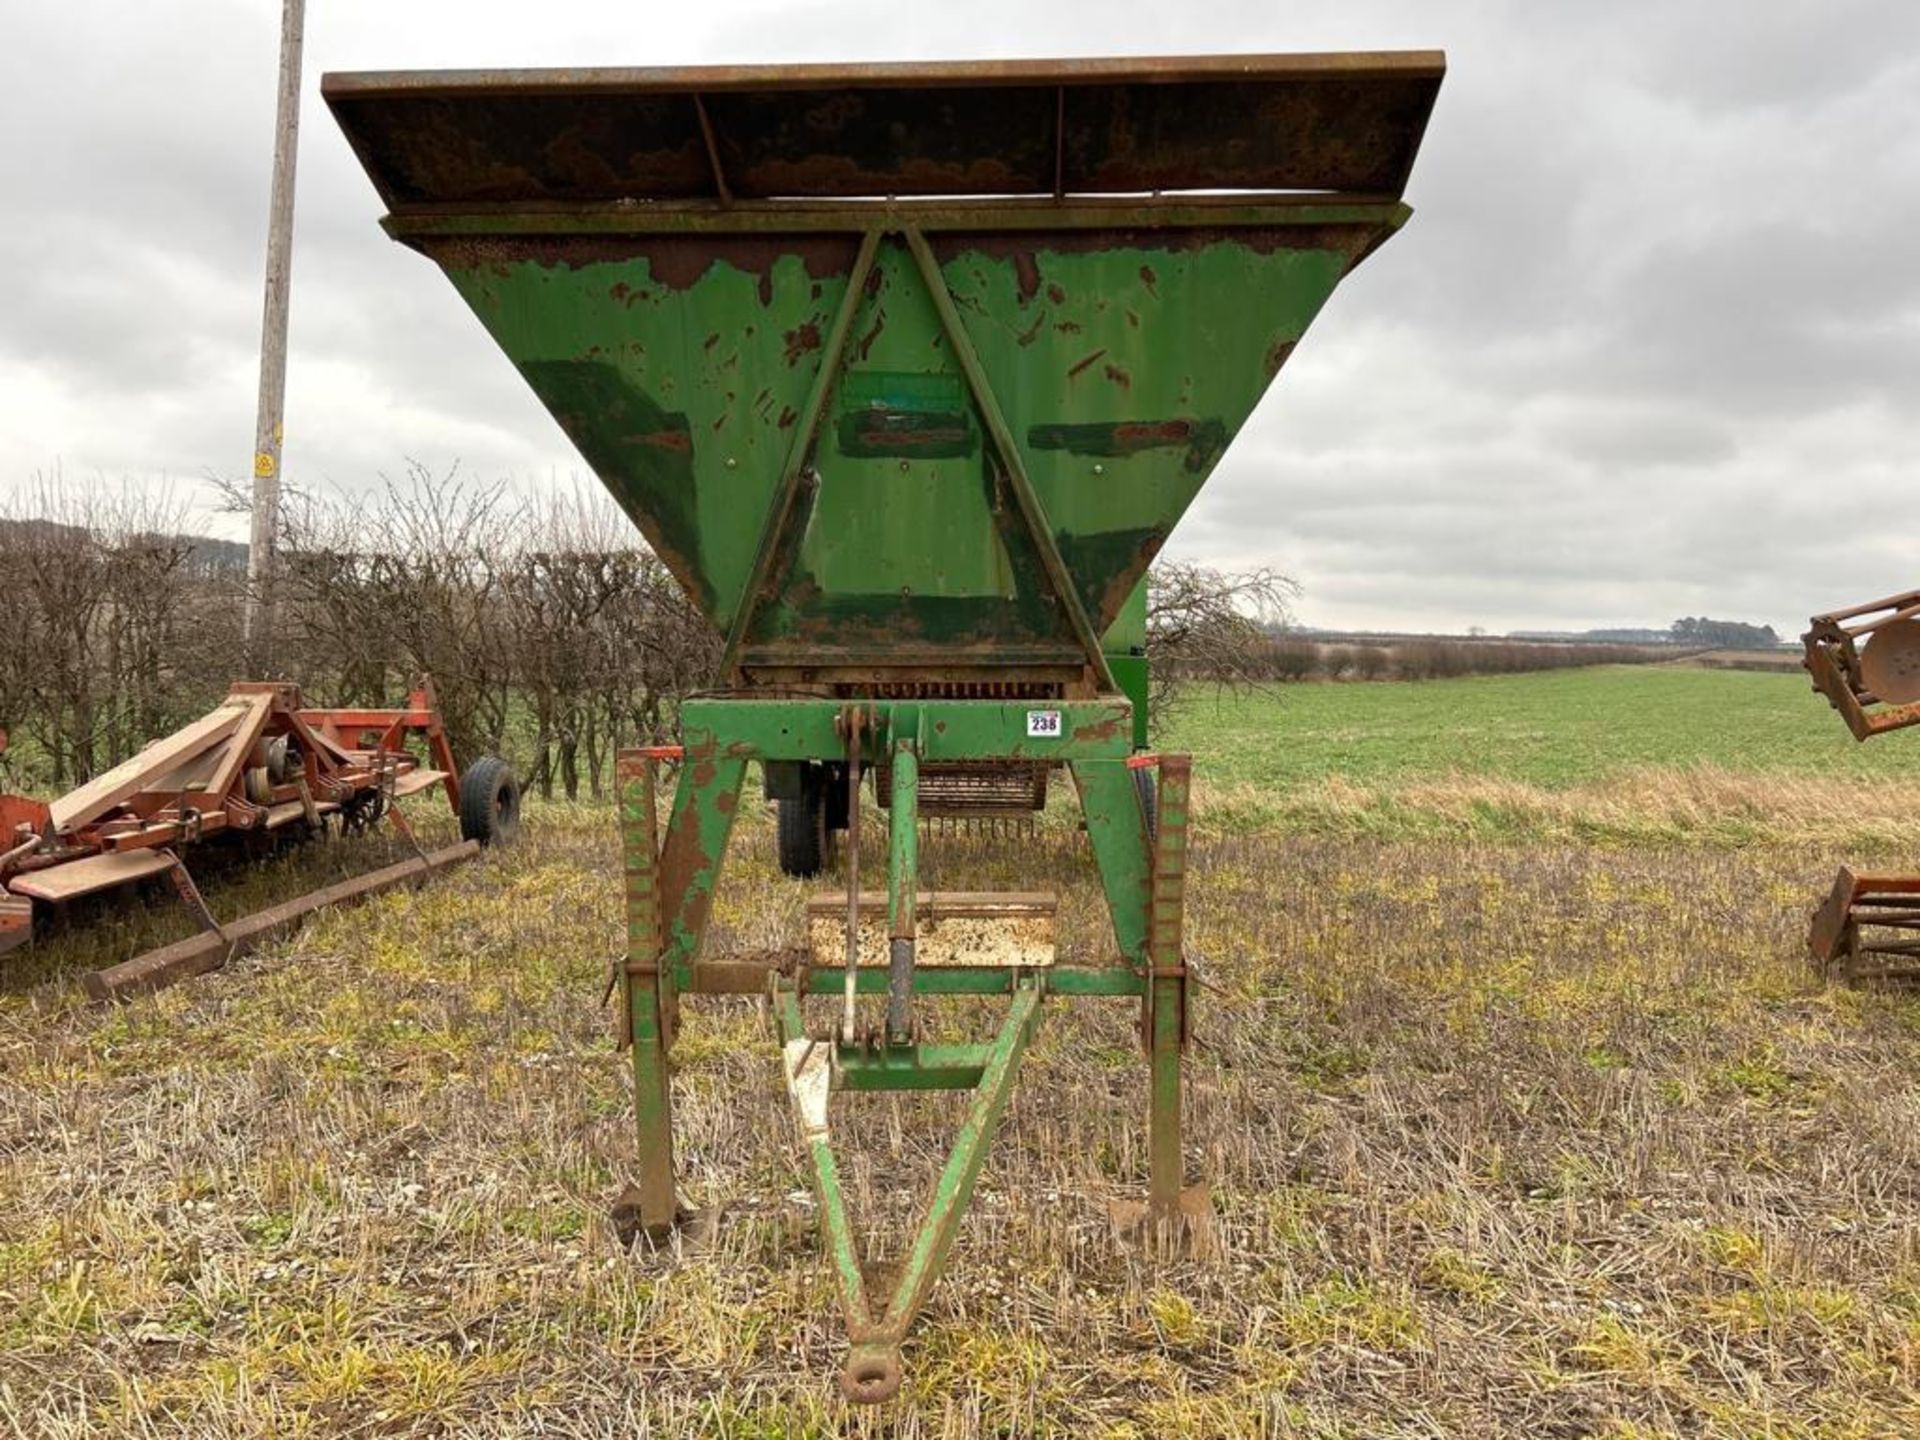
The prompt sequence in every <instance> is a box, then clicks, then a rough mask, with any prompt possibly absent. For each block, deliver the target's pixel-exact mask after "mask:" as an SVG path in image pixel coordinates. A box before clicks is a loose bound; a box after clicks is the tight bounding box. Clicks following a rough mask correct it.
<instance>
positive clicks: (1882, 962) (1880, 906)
mask: <svg viewBox="0 0 1920 1440" xmlns="http://www.w3.org/2000/svg"><path fill="white" fill-rule="evenodd" d="M1807 948H1808V950H1809V951H1810V952H1811V953H1812V955H1813V958H1814V960H1815V961H1816V962H1817V963H1818V964H1819V966H1820V968H1821V969H1822V971H1823V972H1824V973H1825V974H1826V975H1827V976H1828V977H1829V978H1831V979H1835V980H1840V981H1843V982H1845V983H1847V984H1863V983H1864V984H1873V983H1878V984H1896V985H1914V984H1920V875H1903V874H1888V873H1884V872H1873V871H1859V870H1854V869H1853V868H1852V867H1850V866H1844V865H1843V866H1842V867H1841V868H1840V873H1839V874H1838V875H1837V876H1835V877H1834V882H1833V889H1832V891H1831V892H1830V893H1829V894H1828V895H1827V898H1826V900H1825V901H1824V902H1823V903H1822V904H1821V906H1820V908H1819V910H1817V911H1816V912H1815V913H1814V917H1813V923H1812V925H1811V927H1810V928H1809V932H1808V936H1807Z"/></svg>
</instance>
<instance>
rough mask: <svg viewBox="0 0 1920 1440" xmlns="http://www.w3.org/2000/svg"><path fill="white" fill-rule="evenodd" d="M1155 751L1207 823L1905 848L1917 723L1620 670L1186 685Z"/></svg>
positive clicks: (1782, 689) (1736, 676)
mask: <svg viewBox="0 0 1920 1440" xmlns="http://www.w3.org/2000/svg"><path fill="white" fill-rule="evenodd" d="M1158 743H1159V744H1160V745H1161V746H1162V747H1163V748H1166V749H1175V750H1187V751H1190V752H1191V753H1192V754H1193V755H1194V757H1195V764H1196V774H1197V775H1198V777H1199V785H1200V791H1199V794H1200V797H1201V804H1202V806H1203V810H1204V812H1205V813H1206V814H1207V816H1208V818H1209V822H1210V823H1212V824H1214V825H1216V826H1219V827H1220V828H1222V829H1227V830H1234V831H1243V832H1249V833H1261V832H1266V831H1273V830H1284V831H1290V832H1296V833H1297V832H1307V833H1314V834H1320V835H1325V836H1328V837H1357V836H1372V837H1375V838H1379V839H1393V838H1407V837H1425V838H1433V839H1440V838H1474V839H1480V840H1511V841H1538V840H1578V841H1582V842H1612V843H1622V844H1630V845H1641V846H1645V845H1670V844H1713V845H1730V846H1744V845H1751V844H1755V843H1794V842H1801V841H1805V842H1817V843H1823V844H1828V845H1832V846H1834V847H1836V848H1837V849H1843V850H1847V851H1849V852H1855V853H1858V854H1859V855H1860V856H1861V857H1862V858H1880V857H1884V856H1888V855H1892V854H1897V853H1901V852H1903V851H1912V850H1916V849H1920V809H1917V808H1916V806H1915V805H1914V804H1913V800H1914V798H1915V790H1914V784H1915V781H1916V780H1920V735H1915V736H1905V735H1895V736H1892V737H1887V738H1882V739H1879V740H1877V741H1875V742H1873V743H1871V744H1864V745H1863V744H1861V743H1859V742H1857V741H1855V740H1854V739H1853V737H1852V736H1851V735H1850V734H1849V733H1848V732H1847V729H1846V727H1845V725H1843V724H1842V723H1841V721H1840V718H1839V716H1837V715H1835V714H1834V713H1833V712H1832V710H1831V709H1830V708H1829V707H1828V706H1827V704H1826V702H1825V700H1824V699H1822V698H1821V697H1820V696H1819V695H1817V694H1815V693H1814V692H1813V690H1812V689H1811V687H1810V686H1809V685H1808V684H1807V682H1806V681H1805V680H1804V679H1803V678H1802V677H1800V676H1799V675H1797V674H1780V675H1770V674H1756V673H1752V672H1745V671H1729V670H1705V669H1693V668H1686V667H1680V666H1617V667H1605V668H1597V669H1591V670H1561V671H1552V672H1547V673H1544V674H1532V675H1504V676H1483V677H1474V678H1469V679H1460V680H1435V681H1426V682H1419V683H1405V682H1391V683H1385V684H1380V683H1352V684H1306V685H1287V686H1277V687H1272V688H1269V689H1264V690H1254V691H1240V692H1235V691H1224V692H1222V691H1208V690H1203V689H1198V688H1196V689H1194V690H1191V691H1189V692H1187V694H1186V695H1185V697H1184V698H1183V700H1182V702H1181V703H1180V704H1178V705H1177V706H1176V707H1175V709H1174V711H1173V713H1172V715H1171V716H1170V717H1168V720H1167V722H1166V723H1165V724H1164V725H1163V726H1162V727H1161V730H1160V733H1159V738H1158Z"/></svg>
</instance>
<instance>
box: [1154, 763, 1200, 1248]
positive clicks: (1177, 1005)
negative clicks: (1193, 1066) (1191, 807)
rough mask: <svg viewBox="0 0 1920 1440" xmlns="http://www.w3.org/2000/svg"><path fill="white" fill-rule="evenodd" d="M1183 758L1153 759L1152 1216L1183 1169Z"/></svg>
mask: <svg viewBox="0 0 1920 1440" xmlns="http://www.w3.org/2000/svg"><path fill="white" fill-rule="evenodd" d="M1190 778H1191V764H1190V762H1189V760H1188V758H1187V757H1186V756H1185V755H1163V756H1161V757H1160V787H1159V788H1160V815H1159V825H1158V828H1157V829H1156V830H1155V832H1154V838H1153V880H1152V903H1151V907H1150V908H1151V924H1152V931H1151V936H1150V939H1149V941H1148V945H1147V955H1148V958H1149V959H1150V960H1151V961H1152V962H1153V971H1152V984H1151V986H1150V987H1149V989H1148V992H1147V997H1148V998H1147V1013H1146V1023H1147V1047H1148V1058H1149V1064H1150V1066H1151V1073H1150V1075H1149V1078H1148V1091H1149V1110H1148V1116H1147V1155H1148V1167H1149V1173H1148V1180H1147V1204H1148V1208H1149V1211H1150V1213H1151V1214H1152V1215H1153V1216H1154V1217H1155V1219H1157V1220H1162V1221H1165V1220H1171V1219H1172V1218H1173V1217H1174V1216H1175V1215H1176V1214H1177V1213H1178V1210H1179V1205H1180V1192H1181V1189H1182V1181H1183V1178H1184V1177H1183V1168H1182V1161H1181V1153H1180V1061H1181V1054H1182V1052H1183V1051H1184V1050H1185V1049H1186V1046H1187V1006H1188V1004H1189V1003H1190V1001H1191V991H1190V989H1189V987H1188V979H1189V977H1188V975H1187V968H1186V955H1185V952H1184V950H1183V948H1182V936H1183V934H1184V927H1185V916H1186V891H1187V821H1188V814H1187V806H1188V793H1189V789H1190Z"/></svg>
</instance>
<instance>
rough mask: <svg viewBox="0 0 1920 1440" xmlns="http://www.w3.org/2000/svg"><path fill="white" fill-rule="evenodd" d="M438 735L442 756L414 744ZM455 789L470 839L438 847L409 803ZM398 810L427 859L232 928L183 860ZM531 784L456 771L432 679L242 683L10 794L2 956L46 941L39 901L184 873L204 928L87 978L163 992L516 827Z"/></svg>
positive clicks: (181, 881)
mask: <svg viewBox="0 0 1920 1440" xmlns="http://www.w3.org/2000/svg"><path fill="white" fill-rule="evenodd" d="M414 737H418V738H419V739H421V740H422V741H423V742H424V746H425V750H426V755H427V762H426V763H424V764H423V763H422V762H421V761H420V760H419V759H417V758H416V757H415V756H414V755H413V754H412V753H410V752H409V751H408V750H407V749H406V743H407V741H408V740H409V739H410V738H414ZM436 787H438V788H440V789H442V790H443V791H444V792H445V794H446V797H447V802H448V804H449V805H450V806H451V808H452V809H453V812H454V814H455V815H456V816H457V817H458V818H459V820H460V825H461V832H462V837H463V838H462V842H461V843H460V844H459V845H455V846H449V847H447V848H445V849H442V850H438V851H434V852H431V853H430V852H428V851H425V850H423V849H421V847H420V845H419V843H418V841H416V840H414V838H413V832H412V830H411V828H410V827H409V826H408V825H407V823H406V819H405V817H404V816H403V815H402V814H401V812H400V810H399V808H398V807H397V805H396V803H395V802H397V801H399V800H403V799H405V798H406V797H408V796H410V795H416V794H419V793H420V792H422V791H425V790H431V789H434V788H436ZM383 817H385V818H386V819H388V820H390V821H391V822H392V823H393V825H394V826H395V827H396V828H397V829H398V830H399V831H400V833H401V834H402V835H404V836H405V837H406V838H407V840H408V842H409V843H410V844H412V846H413V848H414V851H415V855H416V858H415V859H414V860H411V861H407V862H404V863H403V864H401V865H396V866H390V867H388V868H387V869H386V870H382V871H376V872H374V873H373V874H372V875H366V876H361V877H359V878H358V879H355V880H350V881H347V882H344V883H343V884H340V885H335V886H331V887H328V888H327V889H324V890H320V891H316V892H314V893H313V894H312V895H309V896H305V897H302V898H301V899H299V900H295V901H290V902H288V903H286V904H283V905H280V906H276V907H274V909H272V910H269V911H265V912H262V914H260V915H258V916H252V917H249V918H248V919H246V920H242V921H238V922H235V923H233V924H230V925H228V926H224V927H223V926H221V925H220V924H218V923H217V922H216V921H215V920H214V918H213V916H212V913H211V912H210V911H209V910H208V909H207V907H206V905H205V904H204V903H203V902H202V900H201V898H200V893H199V890H198V888H197V887H196V886H195V884H194V882H193V878H192V876H191V874H190V873H189V872H188V870H187V867H186V864H185V863H184V861H183V859H182V854H183V852H189V853H190V851H191V847H194V846H198V845H203V844H209V843H215V842H218V843H225V844H240V845H243V846H246V847H249V848H250V849H253V850H256V851H259V852H260V853H265V852H267V851H269V850H271V849H272V848H273V847H274V846H275V845H276V844H277V843H278V842H279V841H281V840H282V839H287V838H293V837H303V836H307V835H311V834H314V833H317V832H319V831H322V830H324V829H326V828H327V826H328V825H329V824H330V823H332V824H335V825H337V826H338V827H339V828H340V829H342V830H345V831H353V830H364V829H367V828H368V827H370V826H372V825H373V824H374V823H375V822H377V821H378V820H380V819H381V818H383ZM518 817H519V791H518V788H517V787H516V785H515V784H514V780H513V776H512V773H511V772H510V771H509V770H508V769H507V767H506V766H505V765H504V764H503V763H502V762H501V761H499V760H497V759H494V758H492V757H490V756H489V757H485V758H483V759H481V760H479V761H478V762H476V763H475V764H474V765H473V767H472V768H471V769H469V770H468V772H467V774H466V775H465V776H464V777H462V778H458V779H456V772H455V766H454V759H453V751H452V749H451V748H450V747H449V745H448V743H447V737H446V732H445V729H444V727H443V726H442V724H441V721H440V713H439V710H438V709H437V707H436V706H435V703H434V697H433V688H432V685H431V684H430V683H429V682H427V681H425V680H422V681H421V682H420V683H419V684H417V685H416V686H415V687H414V688H413V690H412V691H411V693H410V694H409V695H408V697H407V703H406V705H405V706H404V707H402V708H400V709H397V710H310V709H307V708H305V707H304V706H303V704H302V702H301V698H300V691H299V687H297V686H295V685H291V684H286V683H280V682H242V683H239V684H236V685H234V687H233V688H232V690H231V691H230V692H229V693H228V695H227V698H226V699H225V700H224V701H222V702H221V703H220V704H219V705H218V706H217V707H215V708H214V709H213V710H211V711H209V712H208V713H207V714H205V715H203V716H201V717H200V718H199V719H198V720H195V721H193V722H192V723H191V724H189V725H186V726H183V727H182V728H181V729H179V730H177V731H175V732H174V733H173V734H171V735H169V736H167V737H166V738H164V739H161V740H156V741H154V742H153V743H152V744H151V745H149V746H147V748H146V749H144V750H142V751H141V752H140V753H139V754H137V755H135V756H133V757H132V758H131V759H129V760H127V761H124V762H123V763H121V764H119V765H116V766H115V767H114V768H113V769H111V770H109V771H107V772H106V773H105V774H103V775H100V776H97V777H96V778H94V779H93V780H90V781H88V782H87V783H86V784H84V785H82V786H80V787H79V788H78V789H76V790H72V791H69V792H68V793H67V794H65V795H62V796H60V797H59V798H58V799H56V800H53V801H50V802H49V801H41V800H33V799H29V798H27V797H24V796H19V795H0V829H3V830H4V834H5V837H6V839H5V848H4V850H3V851H0V953H4V952H5V951H8V950H11V949H14V948H16V947H17V946H19V945H22V944H25V943H26V942H27V941H28V940H29V939H31V938H32V935H33V930H34V921H35V917H36V915H37V914H39V913H40V912H42V911H44V910H45V909H47V908H48V907H54V906H60V905H64V904H66V903H68V902H70V901H74V900H78V899H80V898H82V897H84V896H89V895H97V894H101V893H103V892H107V891H113V890H119V889H123V888H126V887H129V886H134V885H138V884H140V883H141V882H143V881H151V880H155V879H158V878H160V877H162V876H166V877H168V878H169V879H170V880H171V881H172V883H173V886H174V888H175V890H176V891H177V893H178V894H179V896H180V898H181V899H182V901H183V902H185V903H186V904H187V905H188V906H189V907H190V908H191V909H192V910H193V912H194V913H195V915H196V916H197V917H198V919H199V920H200V922H201V925H202V927H203V930H202V933H201V935H199V936H197V937H195V938H194V939H192V940H186V941H182V942H180V943H179V944H178V945H170V946H166V947H163V948H162V949H160V950H155V951H151V952H149V953H148V954H146V955H142V956H138V957H136V958H135V959H133V960H131V961H128V962H126V963H125V964H123V965H116V966H114V967H112V968H111V969H109V970H103V971H99V972H97V973H95V974H94V975H91V976H89V977H88V979H87V988H88V990H89V991H90V992H91V993H92V994H93V995H94V996H95V997H96V998H106V997H107V996H110V995H114V994H118V993H121V992H122V991H125V990H128V989H148V988H154V987H156V986H158V985H162V984H166V983H168V982H169V981H171V980H174V979H179V978H182V977H183V976H185V975H188V974H194V973H197V972H198V971H202V970H208V969H212V968H214V967H216V966H218V965H219V964H222V963H224V961H225V960H226V959H227V958H228V957H229V956H230V955H232V954H234V953H236V952H238V951H240V950H244V949H245V948H247V947H248V946H249V945H250V944H251V943H253V942H255V941H258V940H259V939H261V938H262V937H263V936H265V935H267V934H271V933H273V932H275V931H277V930H282V929H285V928H287V927H288V926H290V925H291V924H293V923H295V922H296V921H298V920H299V919H300V918H301V917H302V916H304V915H306V914H309V913H311V912H312V911H313V910H315V909H318V908H320V907H321V906H323V905H328V904H337V903H341V902H342V901H347V900H352V899H355V898H358V897H360V896H363V895H367V894H371V893H374V892H375V891H377V890H380V889H385V888H388V887H390V886H392V885H396V884H403V883H409V882H411V881H417V880H418V879H420V878H422V877H423V876H424V875H426V874H428V873H431V872H432V871H434V870H437V869H441V868H443V867H445V866H447V865H450V864H455V863H458V862H459V861H461V860H465V859H469V858H471V857H472V856H473V855H474V854H476V853H478V851H479V849H480V846H481V845H483V844H487V843H490V842H492V841H495V840H503V839H506V838H508V836H510V835H511V833H512V831H513V829H514V827H515V826H516V824H517V822H518Z"/></svg>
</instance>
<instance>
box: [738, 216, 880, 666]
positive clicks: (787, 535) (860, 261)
mask: <svg viewBox="0 0 1920 1440" xmlns="http://www.w3.org/2000/svg"><path fill="white" fill-rule="evenodd" d="M879 244H880V235H879V232H878V231H874V230H869V231H868V232H867V233H866V234H865V235H864V236H862V237H861V240H860V249H859V252H858V253H857V254H856V255H855V256H854V260H853V269H852V271H851V272H850V273H849V279H848V283H847V285H846V286H845V288H844V290H843V293H842V294H841V297H840V303H839V304H838V305H837V306H836V307H835V308H834V314H833V326H832V328H831V329H830V330H828V332H827V340H826V344H825V346H824V348H823V349H822V351H821V357H820V363H819V365H818V366H817V367H815V370H814V377H813V384H812V385H811V386H810V387H809V388H808V390H807V403H806V404H805V405H804V406H803V407H802V408H801V411H800V420H799V423H798V424H797V425H796V426H795V427H794V433H793V438H792V440H791V441H789V442H788V449H787V462H786V466H785V468H784V471H783V473H782V475H781V477H780V487H779V489H778V490H776V491H775V492H774V500H773V504H772V505H771V506H769V507H768V509H767V516H766V520H765V522H764V524H763V525H762V526H761V530H760V543H759V548H758V550H757V552H756V554H755V556H754V562H753V568H752V570H751V571H749V572H748V575H747V583H746V587H745V589H744V591H743V592H742V595H743V598H742V602H741V603H740V604H739V605H738V606H736V607H735V608H734V612H733V618H732V620H731V622H730V623H729V626H728V630H727V649H726V654H725V655H724V657H722V660H721V666H720V668H721V673H722V674H730V673H731V672H732V670H733V666H734V663H735V661H736V659H737V658H738V656H739V653H740V645H741V642H742V641H743V640H745V638H746V634H747V627H748V624H749V622H750V621H751V620H752V618H753V613H754V610H755V608H756V607H757V606H758V605H759V604H760V602H761V600H762V599H763V598H764V597H765V594H766V591H767V589H768V588H769V587H770V586H772V587H775V588H777V586H778V585H779V583H781V582H782V581H784V579H785V577H786V574H787V571H788V570H789V569H790V568H791V567H792V564H793V557H794V554H795V553H796V551H797V550H798V548H799V537H800V535H801V534H802V533H803V532H804V530H805V523H804V521H805V510H804V507H803V506H802V504H801V501H802V496H803V491H804V482H805V477H806V476H807V474H808V473H809V470H810V468H811V466H812V465H813V460H814V448H815V444H816V441H817V438H818V436H819V432H820V417H821V414H822V412H823V411H824V410H825V409H826V404H827V399H828V397H829V396H830V395H832V394H833V391H834V388H835V385H836V384H837V382H838V380H839V376H840V371H841V367H842V365H843V364H844V363H845V358H846V349H847V331H848V328H849V327H850V326H851V325H852V323H853V315H854V311H855V310H856V309H857V308H858V296H859V292H860V290H861V289H862V288H863V286H864V285H865V283H866V278H867V276H868V275H869V274H870V273H871V272H872V270H873V257H874V255H875V254H876V253H877V251H878V249H879ZM809 323H811V322H809ZM811 333H812V332H810V331H809V332H807V334H809V335H811Z"/></svg>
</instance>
